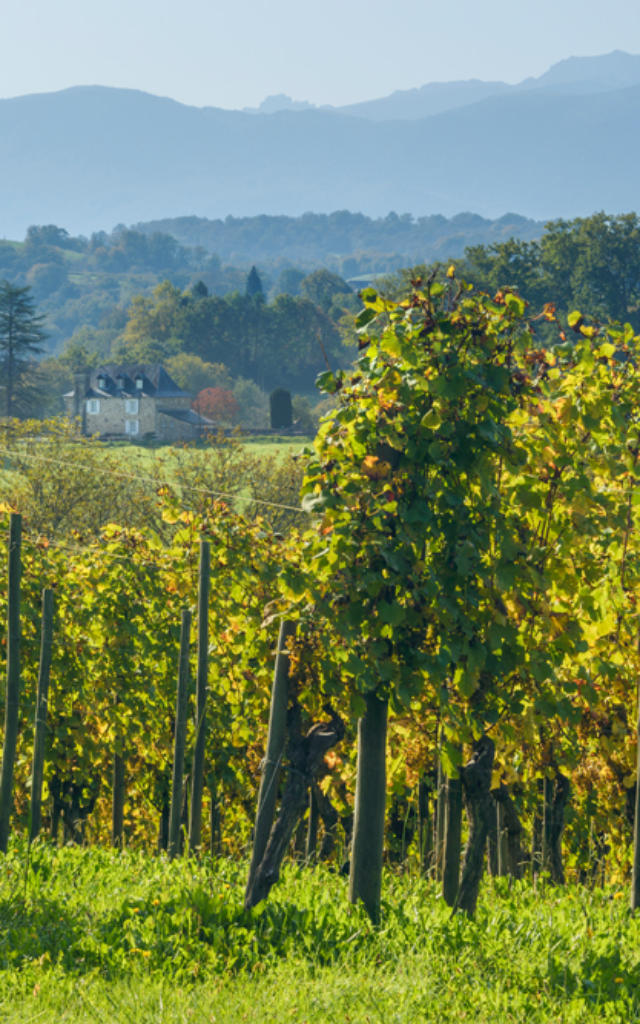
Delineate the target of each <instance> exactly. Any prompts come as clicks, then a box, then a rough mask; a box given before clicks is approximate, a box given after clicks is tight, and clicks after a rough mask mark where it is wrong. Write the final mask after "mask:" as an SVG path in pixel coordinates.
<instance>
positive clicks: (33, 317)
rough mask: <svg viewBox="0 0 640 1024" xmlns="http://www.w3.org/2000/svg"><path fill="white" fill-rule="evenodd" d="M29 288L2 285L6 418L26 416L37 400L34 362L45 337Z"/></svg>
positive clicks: (0, 356)
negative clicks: (27, 410)
mask: <svg viewBox="0 0 640 1024" xmlns="http://www.w3.org/2000/svg"><path fill="white" fill-rule="evenodd" d="M42 320H43V318H42V317H41V316H38V315H37V314H36V311H35V306H34V303H33V300H32V298H31V290H30V289H29V288H18V287H17V286H16V285H12V284H11V283H10V282H9V281H3V282H2V284H0V360H1V367H2V369H1V373H2V377H1V380H2V387H3V392H4V393H3V397H4V411H5V415H6V416H15V415H17V414H18V413H24V412H25V411H26V409H27V408H28V406H29V405H30V403H31V401H32V400H33V397H34V391H35V385H34V382H33V371H34V358H35V356H37V355H38V354H39V353H40V352H41V351H42V344H43V342H44V339H45V333H44V330H43V327H42Z"/></svg>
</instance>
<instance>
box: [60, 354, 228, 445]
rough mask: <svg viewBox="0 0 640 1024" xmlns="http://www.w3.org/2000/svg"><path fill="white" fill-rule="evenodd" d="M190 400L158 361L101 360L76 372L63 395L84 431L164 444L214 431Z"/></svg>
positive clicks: (187, 394) (103, 435) (68, 413)
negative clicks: (90, 368) (113, 361)
mask: <svg viewBox="0 0 640 1024" xmlns="http://www.w3.org/2000/svg"><path fill="white" fill-rule="evenodd" d="M191 401H192V396H191V395H190V394H189V392H188V391H183V390H182V388H179V387H178V385H177V384H176V383H175V381H174V380H172V379H171V377H170V376H169V374H168V373H167V371H166V370H165V369H164V368H163V367H162V366H161V365H160V364H159V363H152V364H149V363H147V364H139V363H138V364H126V365H115V364H113V363H107V364H104V365H103V366H99V367H97V368H96V369H95V370H87V371H85V372H84V373H78V374H76V378H75V384H74V388H73V391H69V392H68V393H67V394H66V395H64V403H65V408H66V412H67V415H68V416H70V417H77V418H79V419H80V421H81V424H82V433H83V434H87V435H98V436H99V437H105V438H129V439H130V440H131V441H135V440H142V439H143V438H153V439H154V440H156V441H164V442H168V443H171V442H174V441H192V440H194V439H195V438H197V437H199V436H200V435H201V434H203V433H207V432H208V431H209V430H212V429H215V428H214V425H213V423H212V422H211V420H208V419H207V418H206V417H204V416H200V415H199V413H197V412H195V410H193V409H192V408H191Z"/></svg>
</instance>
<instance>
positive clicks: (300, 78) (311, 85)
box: [0, 0, 640, 109]
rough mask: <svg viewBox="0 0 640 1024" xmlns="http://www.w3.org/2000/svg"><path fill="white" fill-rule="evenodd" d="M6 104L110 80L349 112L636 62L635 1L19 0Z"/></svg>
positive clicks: (178, 95) (188, 95)
mask: <svg viewBox="0 0 640 1024" xmlns="http://www.w3.org/2000/svg"><path fill="white" fill-rule="evenodd" d="M2 8H3V9H2V17H1V18H0V26H1V27H2V42H3V45H2V51H1V57H0V98H6V97H11V96H21V95H24V94H25V93H34V92H52V91H55V90H58V89H64V88H67V87H68V86H72V85H110V86H118V87H125V88H133V89H142V90H144V91H145V92H151V93H155V94H156V95H160V96H169V97H171V98H173V99H176V100H179V101H180V102H182V103H188V104H192V105H194V106H199V107H200V106H216V107H226V108H231V109H233V108H242V107H244V106H258V105H259V103H260V102H261V101H262V100H263V99H264V98H265V97H266V96H269V95H274V94H277V93H286V94H287V95H289V96H292V97H293V98H294V99H297V100H308V101H310V102H312V103H316V104H332V105H341V104H346V103H353V102H358V101H360V100H365V99H373V98H376V97H379V96H385V95H388V94H389V93H390V92H393V91H394V90H395V89H410V88H413V87H415V86H420V85H423V84H425V83H427V82H434V81H453V80H456V79H465V78H482V79H485V80H497V79H499V80H502V81H506V82H518V81H521V80H522V79H523V78H527V77H529V76H538V75H540V74H542V73H543V72H544V71H546V70H547V68H548V67H550V66H551V65H552V64H554V63H556V62H557V61H559V60H562V59H564V58H566V57H569V56H590V55H596V54H602V53H608V52H610V51H611V50H616V49H621V50H626V51H627V52H628V53H636V54H637V53H640V4H638V3H637V0H607V2H606V3H603V2H602V0H481V2H479V0H455V2H450V3H444V2H443V0H437V2H435V0H393V2H392V0H312V2H308V0H307V2H304V0H242V2H238V0H235V2H233V0H225V2H224V3H221V2H220V0H181V2H180V3H176V2H175V0H174V2H171V3H169V2H167V0H100V2H97V0H55V3H54V2H52V0H22V2H21V3H15V2H14V3H9V2H8V0H5V3H4V4H3V5H2Z"/></svg>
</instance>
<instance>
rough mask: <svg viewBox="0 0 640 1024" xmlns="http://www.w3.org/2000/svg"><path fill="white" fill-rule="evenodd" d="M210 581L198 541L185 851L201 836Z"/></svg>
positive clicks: (207, 549) (204, 547) (205, 544)
mask: <svg viewBox="0 0 640 1024" xmlns="http://www.w3.org/2000/svg"><path fill="white" fill-rule="evenodd" d="M210 580H211V546H210V544H209V541H207V540H203V541H200V571H199V575H198V667H197V672H196V742H195V746H194V750H193V771H192V776H191V817H190V819H189V852H190V853H196V852H197V851H198V850H199V849H200V844H201V833H202V790H203V787H204V749H205V744H206V740H207V677H208V672H209V587H210Z"/></svg>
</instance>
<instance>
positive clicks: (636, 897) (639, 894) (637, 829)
mask: <svg viewBox="0 0 640 1024" xmlns="http://www.w3.org/2000/svg"><path fill="white" fill-rule="evenodd" d="M639 644H640V638H639ZM636 744H637V746H636V796H635V805H634V807H635V814H634V818H633V875H632V878H631V899H630V905H631V909H632V910H637V909H638V907H640V686H639V687H638V709H637V712H636Z"/></svg>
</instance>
